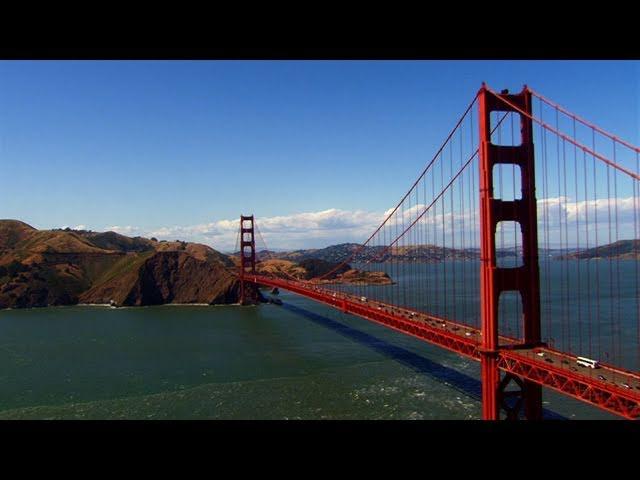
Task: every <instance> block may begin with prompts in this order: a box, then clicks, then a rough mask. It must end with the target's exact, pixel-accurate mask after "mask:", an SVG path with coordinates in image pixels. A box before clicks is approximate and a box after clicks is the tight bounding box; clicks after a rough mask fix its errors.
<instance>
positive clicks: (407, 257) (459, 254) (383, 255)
mask: <svg viewBox="0 0 640 480" xmlns="http://www.w3.org/2000/svg"><path fill="white" fill-rule="evenodd" d="M358 248H360V245H359V244H357V243H341V244H339V245H331V246H329V247H326V248H320V249H310V250H293V251H289V252H272V251H269V252H265V251H260V252H258V253H257V255H258V258H259V259H260V258H279V259H283V260H292V261H295V262H301V261H303V260H308V259H318V260H324V261H325V262H330V263H340V262H344V261H346V260H349V258H350V256H351V255H352V254H353V253H354V252H355V251H357V250H358ZM385 248H386V247H383V246H365V247H364V248H363V249H362V251H360V252H358V253H357V255H356V256H355V257H354V258H353V259H351V260H350V261H351V262H353V263H361V262H372V263H383V262H389V261H392V260H393V261H399V262H425V263H428V262H429V263H430V262H440V261H442V260H445V259H446V260H462V259H477V258H480V251H479V250H478V249H473V248H468V249H454V248H443V247H438V246H436V245H414V246H397V247H393V248H391V249H388V250H386V251H385Z"/></svg>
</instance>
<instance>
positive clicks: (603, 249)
mask: <svg viewBox="0 0 640 480" xmlns="http://www.w3.org/2000/svg"><path fill="white" fill-rule="evenodd" d="M559 258H563V259H565V258H566V259H599V258H607V259H635V260H640V240H620V241H617V242H614V243H609V244H607V245H601V246H599V247H594V248H589V249H587V250H580V251H577V252H572V253H569V254H566V255H562V256H561V257H559Z"/></svg>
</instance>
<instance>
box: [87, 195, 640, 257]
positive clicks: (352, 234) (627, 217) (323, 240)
mask: <svg viewBox="0 0 640 480" xmlns="http://www.w3.org/2000/svg"><path fill="white" fill-rule="evenodd" d="M445 205H446V204H445ZM616 206H617V209H618V226H619V228H618V238H620V239H623V238H633V237H634V211H635V212H638V208H640V204H638V205H635V210H634V201H633V197H630V198H618V199H614V198H612V199H606V198H605V199H597V200H589V201H581V202H575V201H572V200H571V199H570V198H566V197H556V198H547V199H540V200H538V219H539V226H540V228H539V243H540V245H541V246H543V242H544V240H545V239H546V237H545V229H547V230H548V232H549V242H550V246H556V245H558V242H559V240H560V237H559V233H560V220H562V225H563V229H565V230H564V231H565V232H567V231H568V233H569V236H568V239H567V238H563V241H564V242H566V241H568V242H569V246H573V245H574V243H575V241H576V237H577V235H578V233H577V232H576V225H579V226H580V232H584V233H586V231H587V229H586V227H585V226H586V225H587V224H586V218H587V215H588V217H589V225H588V231H589V232H593V233H594V234H595V224H594V218H595V215H594V213H595V212H596V211H597V212H598V222H599V225H598V232H599V243H607V241H608V235H607V233H608V230H607V229H608V228H609V225H610V223H609V218H610V217H609V213H608V212H609V207H611V212H612V216H611V221H612V223H611V226H612V228H613V220H614V217H613V213H614V211H615V207H616ZM424 208H425V205H422V204H419V205H414V206H413V207H410V208H406V209H405V211H404V218H405V222H406V223H405V227H406V226H408V225H409V223H410V222H411V221H413V220H414V219H415V218H416V215H417V214H420V213H421V212H422V210H423V209H424ZM391 210H392V209H389V210H387V211H386V212H367V211H362V210H340V209H336V208H331V209H328V210H322V211H318V212H302V213H295V214H291V215H279V216H274V217H261V218H260V217H258V218H256V223H257V225H258V229H259V232H260V234H261V236H262V238H263V239H264V242H266V245H267V246H268V247H269V248H270V249H299V248H322V247H325V246H328V245H334V244H337V243H344V242H354V243H361V242H363V241H364V240H366V239H367V238H368V237H369V235H371V233H373V231H374V230H375V229H376V228H377V227H378V225H380V223H381V222H382V221H383V220H384V219H385V218H386V216H387V215H389V213H391ZM437 210H438V211H437V212H436V213H437V214H434V215H432V214H429V213H428V214H426V215H424V216H423V217H422V218H421V220H420V223H419V224H420V225H421V228H422V231H423V232H424V233H425V235H423V236H422V237H419V238H421V239H422V240H423V241H428V242H435V243H441V239H442V230H441V229H440V226H441V225H442V223H443V222H444V225H445V228H444V230H445V235H446V242H447V244H448V245H450V241H451V239H452V238H453V237H452V236H451V234H452V232H453V233H454V234H455V238H456V247H461V243H460V242H461V240H462V238H461V236H460V232H461V231H462V229H463V227H464V231H465V232H466V235H465V242H467V243H466V246H467V247H471V246H477V245H470V243H469V242H475V241H476V240H475V239H477V238H478V228H479V226H478V221H479V218H478V213H477V212H471V211H466V212H459V211H456V212H454V213H452V212H451V211H446V207H445V213H444V214H442V213H441V212H442V211H441V204H440V203H438V205H437ZM434 211H435V210H434ZM545 215H546V218H547V223H546V224H545V223H543V219H544V218H545ZM637 215H638V221H639V222H640V213H638V214H637ZM396 216H397V220H398V222H401V221H402V211H401V210H399V211H398V212H397V213H396ZM395 219H396V217H392V218H391V223H390V225H389V228H388V229H387V231H386V232H385V236H384V237H383V235H382V234H381V235H380V236H379V237H378V238H379V239H381V238H385V239H386V240H387V241H388V240H389V239H390V238H392V236H395V235H396V234H398V233H400V231H401V229H400V228H399V227H398V229H396V228H395V226H394V220H395ZM565 219H566V222H567V225H568V228H566V227H565V226H564V225H565ZM398 225H400V223H399V224H398ZM434 225H435V226H436V229H437V232H439V233H437V234H436V235H435V237H434V235H433V234H432V232H433V229H432V227H433V226H434ZM78 227H80V226H78ZM78 227H76V228H78ZM82 227H84V226H82ZM427 227H428V228H427ZM638 227H639V228H640V225H638ZM238 228H239V219H231V220H218V221H215V222H210V223H201V224H197V225H188V226H179V225H174V226H163V227H158V228H151V229H143V228H139V227H134V226H130V225H127V226H118V225H115V226H111V227H108V228H106V230H112V231H115V232H118V233H121V234H124V235H129V236H135V235H140V236H144V237H156V238H158V239H160V240H186V241H190V242H198V243H205V244H207V245H210V246H212V247H213V248H215V249H217V250H222V251H231V250H234V248H235V246H236V241H237V238H238ZM427 233H428V235H429V236H428V237H427V236H426V234H427ZM582 234H583V233H581V235H582ZM509 238H511V237H509ZM591 238H592V240H591V242H593V238H594V237H593V236H592V237H591ZM415 239H416V236H413V237H412V240H411V241H415ZM257 242H258V244H259V246H260V247H262V245H263V244H262V241H261V239H260V237H258V238H257ZM582 245H583V246H584V241H582Z"/></svg>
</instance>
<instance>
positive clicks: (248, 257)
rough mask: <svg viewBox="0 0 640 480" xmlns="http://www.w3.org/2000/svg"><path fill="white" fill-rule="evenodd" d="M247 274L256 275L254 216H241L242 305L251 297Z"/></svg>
mask: <svg viewBox="0 0 640 480" xmlns="http://www.w3.org/2000/svg"><path fill="white" fill-rule="evenodd" d="M247 269H248V270H247ZM246 273H250V274H255V273H256V241H255V237H254V230H253V215H250V216H244V215H240V305H244V304H246V303H247V297H248V296H249V295H248V294H247V288H246V284H245V280H244V277H245V274H246Z"/></svg>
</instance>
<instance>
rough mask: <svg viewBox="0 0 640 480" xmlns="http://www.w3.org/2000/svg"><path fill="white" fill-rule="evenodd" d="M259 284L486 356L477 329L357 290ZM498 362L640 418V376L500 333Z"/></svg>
mask: <svg viewBox="0 0 640 480" xmlns="http://www.w3.org/2000/svg"><path fill="white" fill-rule="evenodd" d="M245 280H247V281H251V282H254V283H256V284H259V285H265V286H270V287H278V288H282V289H285V290H289V291H291V292H293V293H297V294H299V295H303V296H305V297H308V298H311V299H313V300H316V301H319V302H322V303H325V304H327V305H330V306H332V307H334V308H337V309H339V310H342V311H344V312H346V313H351V314H354V315H358V316H360V317H362V318H365V319H367V320H370V321H373V322H376V323H379V324H382V325H385V326H387V327H390V328H392V329H394V330H397V331H399V332H402V333H405V334H408V335H412V336H414V337H417V338H420V339H422V340H424V341H427V342H429V343H432V344H435V345H438V346H440V347H443V348H446V349H448V350H451V351H454V352H456V353H458V354H461V355H464V356H466V357H469V358H472V359H474V360H480V352H479V350H478V349H479V346H480V338H481V335H482V333H481V332H480V330H478V329H477V328H473V327H470V326H468V325H464V324H461V323H457V322H455V321H452V320H449V319H444V318H441V317H436V316H433V315H429V314H426V313H422V312H418V311H414V310H410V309H407V308H402V307H397V306H394V305H389V304H386V303H383V302H378V301H376V300H371V299H366V300H362V299H361V297H359V296H356V295H349V294H345V293H340V292H334V291H332V290H328V289H326V288H322V287H320V286H319V285H313V284H309V283H303V282H293V281H289V280H285V279H280V278H271V277H265V276H260V275H252V276H250V277H245ZM500 343H501V348H500V350H499V352H498V365H499V367H500V369H501V370H503V371H506V372H510V373H513V374H515V375H518V376H520V377H522V378H526V379H528V380H531V381H533V382H535V383H538V384H540V385H543V386H545V387H548V388H552V389H554V390H557V391H559V392H562V393H564V394H566V395H569V396H572V397H574V398H577V399H579V400H581V401H584V402H586V403H589V404H592V405H594V406H597V407H599V408H602V409H605V410H607V411H610V412H612V413H615V414H618V415H621V416H623V417H625V418H630V419H636V418H639V417H640V375H638V374H635V373H633V372H627V371H624V370H621V369H618V368H616V367H613V366H610V365H604V364H600V367H599V368H597V369H591V368H588V367H583V366H581V365H578V364H577V363H576V357H575V356H572V355H568V354H565V353H562V352H559V351H557V350H554V349H551V348H549V347H546V346H536V347H527V346H523V345H519V344H518V341H517V340H516V339H513V338H509V337H500Z"/></svg>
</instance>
